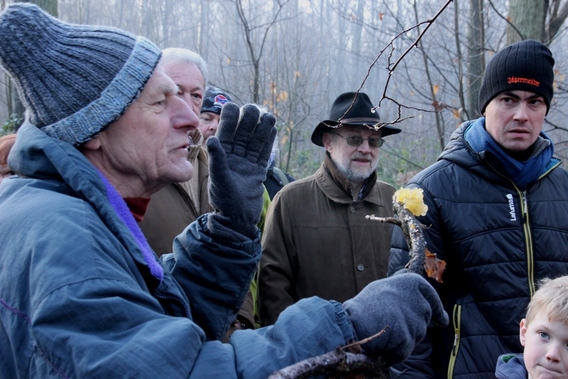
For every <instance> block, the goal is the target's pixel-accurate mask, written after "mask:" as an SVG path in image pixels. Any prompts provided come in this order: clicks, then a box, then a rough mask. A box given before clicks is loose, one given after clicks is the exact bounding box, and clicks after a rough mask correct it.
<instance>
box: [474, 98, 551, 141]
mask: <svg viewBox="0 0 568 379" xmlns="http://www.w3.org/2000/svg"><path fill="white" fill-rule="evenodd" d="M484 115H485V129H486V130H487V133H489V135H491V137H493V139H494V140H495V142H497V144H499V145H500V146H501V147H502V148H504V149H506V150H509V151H512V152H522V151H525V150H526V149H528V148H529V147H530V146H531V145H532V144H533V143H534V142H535V141H536V140H537V138H538V135H539V134H540V132H541V130H542V126H543V125H544V117H545V116H546V103H545V101H544V98H543V97H542V96H540V95H537V94H535V93H533V92H528V91H507V92H502V93H500V94H499V95H497V96H496V97H495V98H493V99H492V100H491V101H490V102H489V104H487V107H486V108H485V113H484Z"/></svg>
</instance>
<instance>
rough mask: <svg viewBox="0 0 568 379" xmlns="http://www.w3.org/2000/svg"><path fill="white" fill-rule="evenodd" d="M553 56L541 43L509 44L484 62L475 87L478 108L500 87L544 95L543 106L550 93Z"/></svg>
mask: <svg viewBox="0 0 568 379" xmlns="http://www.w3.org/2000/svg"><path fill="white" fill-rule="evenodd" d="M553 66H554V58H553V57H552V53H551V52H550V50H549V49H548V47H546V46H545V45H543V44H542V43H540V42H538V41H534V40H525V41H521V42H517V43H514V44H512V45H509V46H507V47H505V48H503V49H501V50H500V51H498V52H497V54H495V56H494V57H493V59H491V61H490V62H489V63H488V64H487V68H486V69H485V73H484V75H483V82H482V84H481V89H480V91H479V109H480V111H481V113H482V114H483V112H485V108H486V107H487V104H489V102H490V101H491V100H492V99H493V98H494V97H495V96H497V95H498V94H500V93H501V92H504V91H515V90H520V91H529V92H533V93H536V94H539V95H541V96H542V97H544V100H545V101H546V105H547V108H550V102H551V101H552V96H553V92H554V91H553V82H554V71H553Z"/></svg>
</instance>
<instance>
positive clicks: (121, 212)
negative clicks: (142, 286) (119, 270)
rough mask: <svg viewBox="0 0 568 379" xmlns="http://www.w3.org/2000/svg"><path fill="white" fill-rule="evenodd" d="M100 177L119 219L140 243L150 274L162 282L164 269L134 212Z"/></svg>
mask: <svg viewBox="0 0 568 379" xmlns="http://www.w3.org/2000/svg"><path fill="white" fill-rule="evenodd" d="M99 175H100V177H101V179H102V181H103V183H104V185H105V188H106V193H107V199H108V201H109V203H110V205H111V206H112V207H113V208H114V210H115V212H116V214H117V215H118V217H119V218H120V219H121V220H122V222H124V224H125V225H126V227H127V228H128V229H129V230H130V232H131V233H132V235H133V236H134V239H135V240H136V242H137V243H138V247H139V248H140V250H142V256H143V257H144V260H145V261H146V264H148V267H149V268H150V273H151V274H152V276H153V277H155V278H156V279H158V280H159V281H160V282H161V281H162V279H163V278H164V268H163V267H162V265H161V264H160V263H159V262H158V260H157V259H156V254H154V252H153V251H152V248H151V247H150V245H148V241H146V237H144V234H143V233H142V230H140V227H139V226H138V224H137V223H136V220H134V216H132V212H130V209H128V206H127V205H126V202H125V201H124V199H123V198H122V196H120V194H119V193H118V192H117V191H116V189H115V188H114V187H113V186H112V184H110V182H109V181H108V180H107V178H105V176H104V175H103V174H102V173H101V172H100V171H99Z"/></svg>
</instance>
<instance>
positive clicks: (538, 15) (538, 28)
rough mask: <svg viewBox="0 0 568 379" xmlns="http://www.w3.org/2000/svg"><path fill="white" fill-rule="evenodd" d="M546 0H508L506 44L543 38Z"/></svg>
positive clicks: (541, 39)
mask: <svg viewBox="0 0 568 379" xmlns="http://www.w3.org/2000/svg"><path fill="white" fill-rule="evenodd" d="M547 8H548V1H547V0H509V16H508V19H509V21H510V24H509V25H508V26H507V45H510V44H512V43H515V42H518V41H522V40H524V39H534V40H537V41H543V40H544V30H545V29H544V22H545V20H546V10H547Z"/></svg>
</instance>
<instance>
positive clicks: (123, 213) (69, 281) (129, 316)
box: [0, 3, 447, 379]
mask: <svg viewBox="0 0 568 379" xmlns="http://www.w3.org/2000/svg"><path fill="white" fill-rule="evenodd" d="M160 56H161V51H160V49H158V48H157V47H156V46H155V45H154V44H152V43H151V42H149V41H147V40H146V39H144V38H140V37H138V38H137V37H135V36H132V35H131V34H129V33H126V32H124V31H121V30H119V29H114V28H108V27H101V26H85V25H71V24H67V23H63V22H61V21H59V20H57V19H54V18H52V17H50V16H48V15H47V14H46V13H45V12H43V11H42V10H41V9H40V8H38V7H37V6H35V5H31V4H27V3H16V4H12V5H10V6H8V7H7V8H6V9H5V10H4V11H3V12H2V13H1V14H0V63H1V65H2V67H3V68H4V69H5V70H6V71H7V72H8V73H9V74H10V76H11V77H12V78H13V79H14V80H15V82H16V85H17V87H18V91H19V94H20V96H21V98H22V101H23V103H24V105H25V107H26V111H27V119H26V121H25V122H24V124H23V125H22V126H21V128H20V129H19V130H18V136H17V138H16V144H15V145H14V147H13V148H12V150H11V152H10V155H9V158H8V161H9V164H10V166H11V167H12V168H13V170H14V171H15V172H17V174H18V175H16V176H12V177H9V178H6V179H4V180H3V181H2V183H1V184H0V235H1V236H2V238H1V239H0V351H1V352H2V353H1V354H0V370H1V375H2V377H6V378H125V377H133V378H152V379H155V378H200V379H201V378H237V377H238V378H264V377H267V376H268V374H269V373H270V372H272V371H274V370H276V369H279V368H281V367H283V366H287V365H289V364H291V363H295V362H296V361H297V360H299V359H304V358H308V357H309V356H312V355H316V354H320V353H323V352H325V351H328V350H332V349H334V348H336V347H337V346H340V345H343V344H345V343H347V341H349V340H351V339H355V338H361V339H362V338H366V337H369V336H371V335H373V334H375V333H377V332H378V331H380V330H381V329H382V328H384V327H385V325H384V323H387V324H389V325H390V327H389V329H388V331H387V332H386V336H389V335H390V337H389V338H381V339H375V340H373V342H372V343H370V344H367V345H365V349H366V351H367V352H368V353H369V354H387V357H388V359H389V362H396V361H400V360H402V359H404V357H405V356H406V355H407V354H409V353H410V349H411V348H412V347H413V346H414V344H415V343H416V341H417V340H420V339H421V338H422V336H423V335H424V333H425V331H426V325H427V324H428V322H430V319H432V322H437V323H441V324H443V323H444V322H445V321H447V315H446V314H445V313H444V312H443V310H442V309H441V303H440V302H439V299H438V298H437V295H436V294H435V292H434V291H433V288H432V287H431V286H430V285H429V284H428V283H427V282H426V281H425V280H424V279H423V278H421V277H420V276H418V275H416V274H404V275H398V276H397V277H396V278H393V280H385V281H383V282H376V283H373V284H372V285H370V286H369V287H368V288H367V291H366V292H365V293H364V294H363V293H362V294H361V295H360V296H359V297H357V298H354V299H351V300H350V301H348V302H345V304H340V303H337V302H330V301H326V300H322V299H315V298H314V299H311V300H309V301H306V302H305V303H304V304H302V305H301V306H297V307H295V308H293V309H290V311H289V312H288V313H287V316H286V317H284V318H283V319H282V321H281V322H279V323H278V324H277V325H275V326H274V327H273V328H271V329H270V330H266V329H264V330H260V331H239V332H236V333H235V334H234V335H233V337H231V340H230V343H225V344H223V343H221V342H220V341H219V339H220V338H221V337H222V336H223V335H224V333H225V331H226V330H227V329H228V327H229V324H230V323H231V321H233V320H234V318H235V314H236V312H237V310H238V309H239V307H240V305H241V303H242V299H243V297H244V296H245V294H246V291H247V289H248V286H249V283H250V280H251V277H252V274H253V272H254V270H255V268H256V265H257V262H258V259H259V255H260V241H259V235H260V233H259V230H258V227H257V226H256V223H257V222H258V219H259V215H260V209H261V206H262V193H263V187H262V181H263V180H264V176H265V174H266V164H267V161H268V157H269V154H270V150H271V147H272V140H273V138H274V135H275V128H274V121H275V120H274V117H273V116H272V115H270V114H262V113H261V112H260V111H259V109H258V107H257V106H255V105H246V106H244V107H243V108H241V109H239V108H238V107H237V106H236V105H235V104H233V103H227V104H226V105H225V106H224V108H223V112H222V114H221V123H220V126H219V131H218V134H217V137H215V138H210V140H209V141H208V143H207V148H208V150H209V156H210V169H211V171H210V173H211V185H210V199H211V203H212V205H213V208H214V209H215V211H214V212H213V213H209V214H206V215H203V216H201V217H200V218H199V219H198V220H196V221H195V222H193V223H192V224H191V225H189V227H188V228H186V229H185V230H184V231H183V232H182V233H181V234H180V235H179V236H178V237H177V238H176V240H175V242H174V249H173V250H174V251H173V254H167V255H164V256H162V257H160V259H159V260H158V258H157V257H156V255H155V254H154V252H153V251H152V250H151V248H150V247H149V246H148V244H147V242H146V240H145V238H144V236H143V235H142V232H141V231H140V229H139V228H138V225H137V224H136V222H135V218H134V215H140V214H141V213H143V211H144V210H143V208H144V202H143V199H145V198H147V197H149V196H150V195H151V194H152V193H153V192H155V191H157V190H159V189H160V188H161V187H163V186H164V185H166V184H167V183H170V182H174V181H175V182H180V181H184V180H188V179H189V178H190V177H191V174H192V167H191V163H190V162H189V161H188V160H187V148H188V145H189V138H188V133H189V131H190V130H192V129H193V128H196V127H197V124H198V118H197V115H196V114H195V113H194V112H193V111H192V110H191V108H190V107H189V106H188V105H187V104H186V103H185V102H184V101H183V100H182V99H181V98H180V97H179V96H178V95H179V92H180V91H179V88H178V87H177V86H176V85H175V82H174V81H173V80H172V79H171V78H170V77H169V76H167V75H166V74H165V73H164V70H163V68H162V67H161V65H160V63H159V60H160ZM398 296H401V297H406V296H412V297H414V298H415V300H416V301H414V302H412V304H409V305H407V306H405V307H392V306H387V307H386V308H385V309H382V307H377V306H376V305H374V304H378V303H383V305H384V304H387V305H388V304H396V303H397V297H398ZM369 305H370V306H371V308H369ZM363 310H364V311H363ZM369 314H372V315H373V317H372V318H370V317H369ZM398 319H402V320H404V322H403V323H401V324H400V325H395V324H394V320H398ZM298 330H303V331H304V332H303V333H298Z"/></svg>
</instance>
